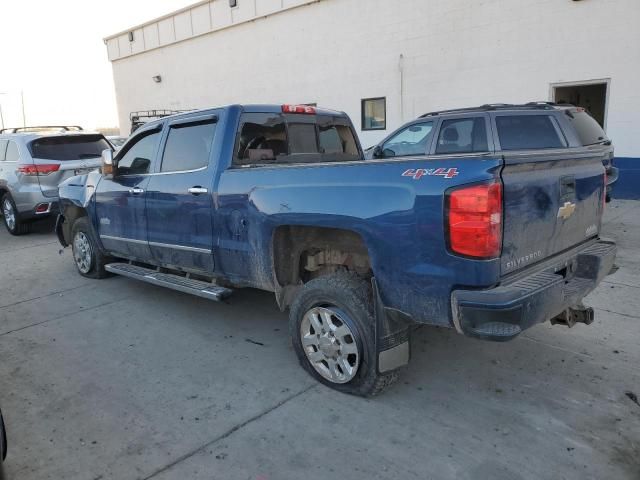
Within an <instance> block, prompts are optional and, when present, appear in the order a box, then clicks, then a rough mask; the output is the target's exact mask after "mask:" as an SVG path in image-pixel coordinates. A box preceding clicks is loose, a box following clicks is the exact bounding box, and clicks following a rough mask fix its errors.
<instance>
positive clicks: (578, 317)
mask: <svg viewBox="0 0 640 480" xmlns="http://www.w3.org/2000/svg"><path fill="white" fill-rule="evenodd" d="M593 320H594V313H593V308H591V307H585V306H584V305H582V304H581V303H580V304H578V305H574V306H573V307H569V308H567V309H566V310H564V311H563V312H562V313H561V314H560V315H558V316H557V317H554V318H552V319H551V325H564V326H566V327H569V328H571V327H573V326H574V325H575V324H576V323H584V324H585V325H591V324H592V323H593Z"/></svg>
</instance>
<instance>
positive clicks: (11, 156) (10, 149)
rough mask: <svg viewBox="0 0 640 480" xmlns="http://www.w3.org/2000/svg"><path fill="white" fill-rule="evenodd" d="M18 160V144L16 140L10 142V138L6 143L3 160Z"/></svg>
mask: <svg viewBox="0 0 640 480" xmlns="http://www.w3.org/2000/svg"><path fill="white" fill-rule="evenodd" d="M18 160H20V154H19V153H18V145H16V142H12V141H11V140H9V143H8V144H7V152H6V153H5V161H6V162H17V161H18Z"/></svg>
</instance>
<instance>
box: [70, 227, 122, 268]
mask: <svg viewBox="0 0 640 480" xmlns="http://www.w3.org/2000/svg"><path fill="white" fill-rule="evenodd" d="M71 250H72V252H73V261H74V263H75V265H76V268H77V269H78V273H80V275H82V276H83V277H87V278H94V279H98V278H106V277H108V276H109V272H107V271H106V270H105V268H104V266H105V265H106V264H107V263H109V262H110V261H111V260H112V259H111V257H107V256H106V255H104V254H103V253H102V252H101V251H100V248H99V246H98V241H97V239H96V236H95V234H94V232H93V228H91V224H90V223H89V220H88V219H87V217H80V218H78V219H77V220H76V221H75V222H74V223H73V227H72V228H71Z"/></svg>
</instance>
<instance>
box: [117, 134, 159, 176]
mask: <svg viewBox="0 0 640 480" xmlns="http://www.w3.org/2000/svg"><path fill="white" fill-rule="evenodd" d="M159 141H160V132H159V131H158V132H153V133H148V134H146V135H144V136H142V138H140V139H138V140H136V141H135V143H134V144H133V145H132V146H131V147H129V148H128V149H127V151H126V152H124V154H123V156H121V157H120V158H119V159H118V175H144V174H146V173H149V172H150V171H151V163H152V162H153V157H154V154H155V151H156V147H157V146H158V142H159Z"/></svg>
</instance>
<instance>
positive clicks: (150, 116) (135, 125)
mask: <svg viewBox="0 0 640 480" xmlns="http://www.w3.org/2000/svg"><path fill="white" fill-rule="evenodd" d="M190 111H192V110H166V109H162V110H140V111H138V112H131V113H130V114H129V120H131V133H133V132H135V131H136V130H137V129H139V128H140V127H141V126H142V125H144V124H145V123H147V122H150V121H151V120H157V119H158V118H164V117H169V116H171V115H177V114H178V113H185V112H190ZM143 119H146V120H143Z"/></svg>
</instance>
